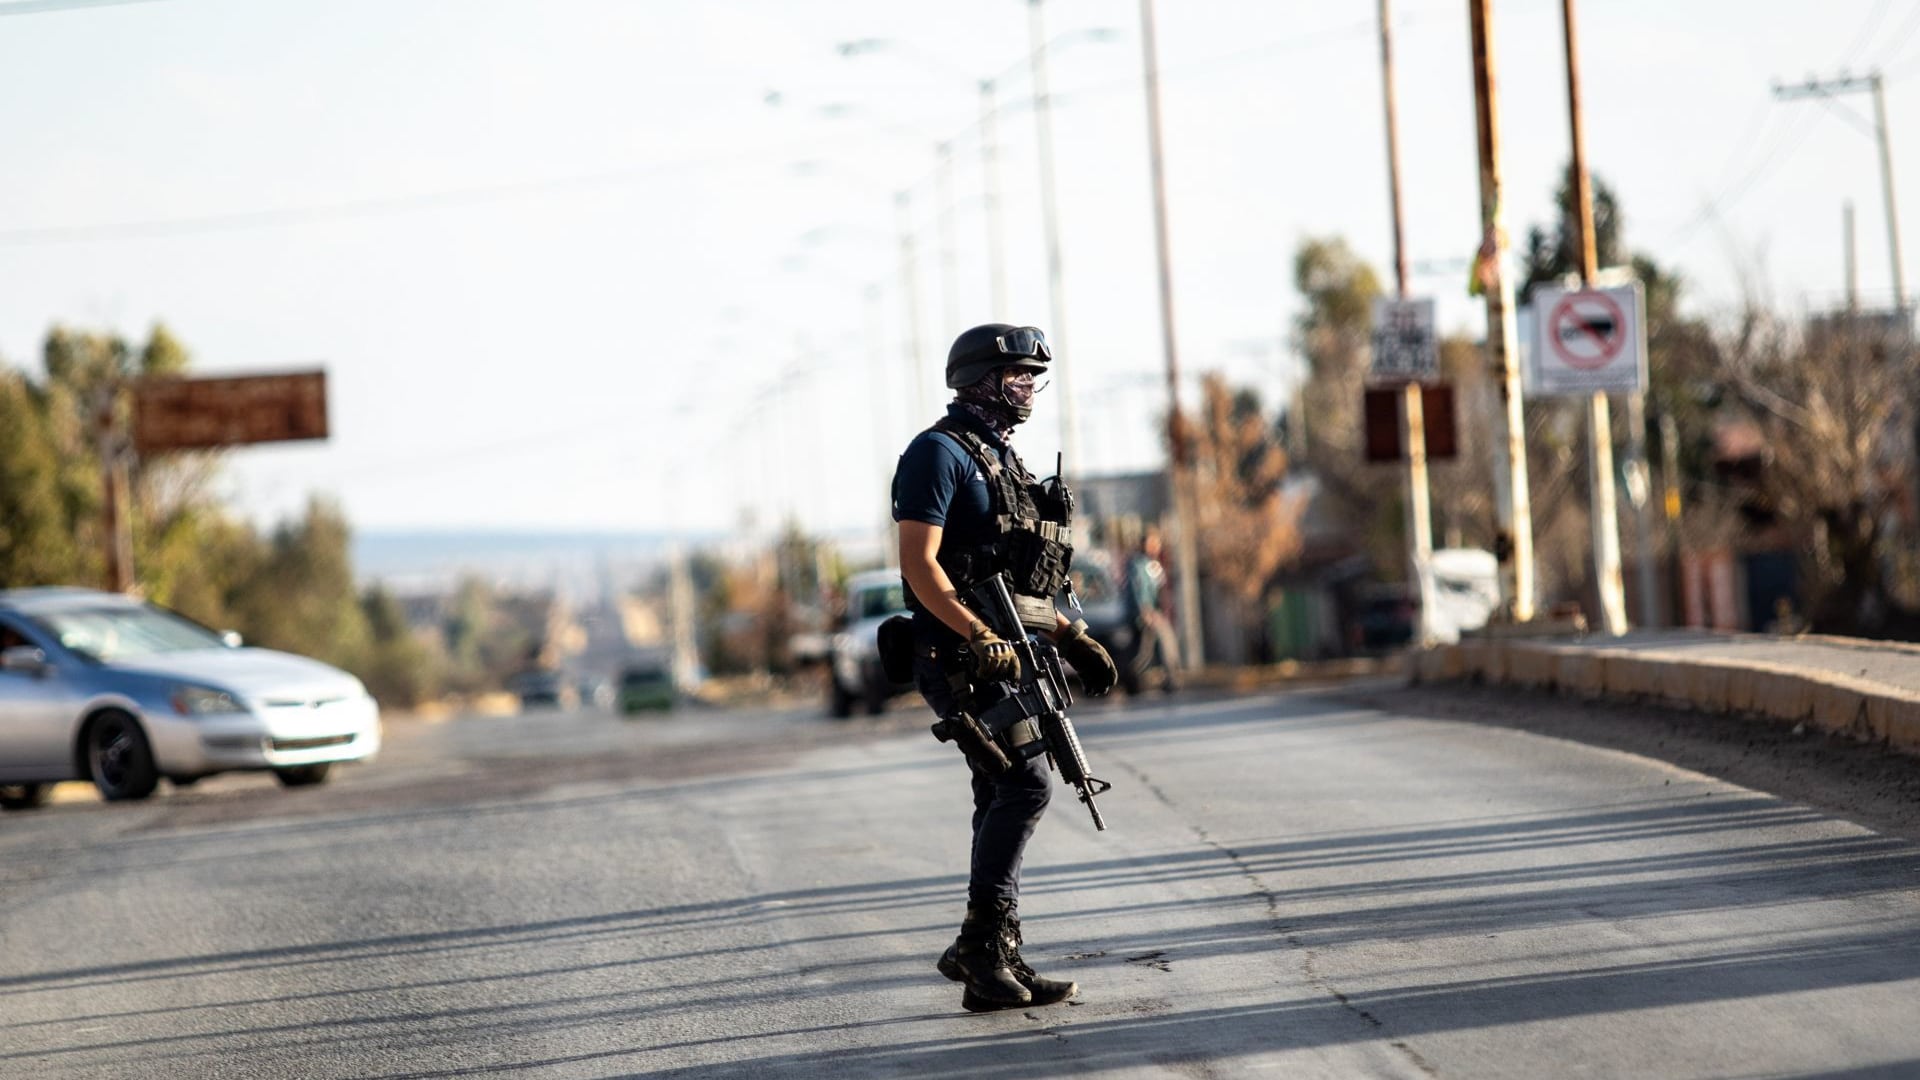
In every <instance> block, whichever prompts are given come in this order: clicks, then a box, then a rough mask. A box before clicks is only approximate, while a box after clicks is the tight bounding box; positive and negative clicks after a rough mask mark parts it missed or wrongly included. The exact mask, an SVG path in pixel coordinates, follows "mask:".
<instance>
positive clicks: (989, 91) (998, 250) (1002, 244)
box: [980, 79, 1007, 320]
mask: <svg viewBox="0 0 1920 1080" xmlns="http://www.w3.org/2000/svg"><path fill="white" fill-rule="evenodd" d="M998 111H999V106H998V105H997V104H996V103H995V101H994V85H993V80H992V79H981V80H980V180H981V186H982V187H983V189H984V191H985V198H984V202H985V203H986V207H987V296H988V298H989V299H990V300H991V302H992V304H993V310H992V311H990V312H989V313H988V314H989V316H990V317H991V318H993V319H996V320H997V319H1004V318H1006V317H1007V231H1006V222H1005V221H1004V220H1003V218H1002V217H1001V213H1000V143H999V136H998V135H997V134H996V132H995V128H994V118H995V116H996V115H997V114H998Z"/></svg>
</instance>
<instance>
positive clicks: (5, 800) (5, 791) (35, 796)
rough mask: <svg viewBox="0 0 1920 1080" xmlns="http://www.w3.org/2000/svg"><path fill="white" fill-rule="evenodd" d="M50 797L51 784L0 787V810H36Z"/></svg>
mask: <svg viewBox="0 0 1920 1080" xmlns="http://www.w3.org/2000/svg"><path fill="white" fill-rule="evenodd" d="M52 797H53V785H52V784H6V785H0V810H38V809H39V808H40V807H42V806H45V805H47V800H48V799H50V798H52Z"/></svg>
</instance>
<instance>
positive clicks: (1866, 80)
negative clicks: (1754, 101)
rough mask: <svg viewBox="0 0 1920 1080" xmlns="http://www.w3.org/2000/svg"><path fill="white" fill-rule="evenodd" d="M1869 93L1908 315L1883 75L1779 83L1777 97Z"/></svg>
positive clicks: (1893, 253) (1899, 304)
mask: <svg viewBox="0 0 1920 1080" xmlns="http://www.w3.org/2000/svg"><path fill="white" fill-rule="evenodd" d="M1861 90H1867V91H1870V92H1872V94H1873V134H1874V140H1875V141H1876V142H1877V143H1879V146H1880V193H1881V197H1882V198H1884V199H1885V200H1886V206H1887V258H1888V260H1889V261H1890V262H1891V264H1892V267H1893V306H1894V308H1895V309H1896V310H1898V311H1900V312H1902V313H1904V312H1905V311H1906V310H1907V281H1906V275H1905V274H1904V273H1903V272H1902V270H1901V262H1900V212H1899V210H1898V209H1897V208H1896V207H1895V205H1894V198H1893V145H1892V142H1891V140H1890V139H1889V138H1888V137H1887V92H1886V82H1885V80H1884V79H1882V78H1881V75H1880V73H1879V72H1877V71H1876V72H1873V73H1872V74H1869V75H1865V76H1861V77H1851V76H1843V77H1841V78H1838V79H1824V80H1822V79H1808V80H1807V81H1806V82H1804V83H1800V84H1798V85H1795V86H1782V85H1780V84H1779V83H1775V84H1774V86H1773V96H1774V97H1776V98H1778V99H1780V100H1781V101H1793V100H1797V99H1799V98H1810V97H1819V98H1830V97H1834V96H1836V95H1839V94H1847V93H1854V92H1857V91H1861Z"/></svg>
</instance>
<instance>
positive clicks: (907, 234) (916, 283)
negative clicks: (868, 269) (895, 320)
mask: <svg viewBox="0 0 1920 1080" xmlns="http://www.w3.org/2000/svg"><path fill="white" fill-rule="evenodd" d="M912 198H913V196H912V195H911V193H909V192H907V191H900V192H896V193H895V194H894V196H893V209H894V221H895V222H896V224H897V227H898V228H899V230H900V288H901V291H902V292H904V293H905V294H906V298H907V341H906V346H907V350H906V351H907V368H908V369H909V370H911V371H912V372H913V401H912V402H911V405H912V408H910V409H908V410H907V415H908V416H910V417H915V416H919V415H920V414H921V413H922V412H923V411H925V410H926V408H927V374H926V361H925V359H924V358H923V357H921V355H920V347H921V343H920V273H919V270H918V263H919V260H918V259H916V258H915V257H914V250H913V213H912V207H911V201H912Z"/></svg>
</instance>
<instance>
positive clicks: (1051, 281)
mask: <svg viewBox="0 0 1920 1080" xmlns="http://www.w3.org/2000/svg"><path fill="white" fill-rule="evenodd" d="M1041 3H1042V0H1027V38H1028V43H1029V45H1031V47H1032V48H1031V51H1030V52H1029V53H1028V54H1027V62H1028V65H1029V66H1030V68H1031V72H1032V80H1033V129H1034V133H1035V135H1036V136H1037V138H1038V140H1039V159H1040V222H1041V229H1042V231H1043V232H1045V233H1046V244H1047V305H1048V312H1049V315H1048V317H1049V318H1050V319H1051V320H1052V321H1053V325H1052V326H1049V327H1047V332H1048V334H1050V335H1051V336H1052V338H1053V339H1054V342H1055V345H1056V346H1057V345H1058V344H1059V342H1061V341H1070V340H1071V336H1070V335H1069V334H1068V333H1067V287H1066V284H1065V280H1064V277H1065V271H1064V269H1063V267H1062V264H1061V255H1060V202H1059V198H1058V193H1057V191H1056V188H1055V184H1054V173H1053V98H1052V95H1051V93H1050V92H1049V90H1048V88H1047V35H1046V21H1045V19H1044V18H1042V16H1041V12H1040V5H1041ZM1055 353H1056V355H1057V356H1059V357H1062V358H1063V361H1062V363H1060V364H1059V365H1058V366H1057V367H1055V368H1054V370H1053V377H1054V381H1055V382H1057V383H1058V384H1059V385H1058V386H1057V387H1056V388H1055V392H1056V393H1057V394H1058V395H1059V400H1060V446H1061V448H1062V449H1063V450H1064V451H1065V452H1066V460H1067V462H1068V465H1067V470H1068V474H1069V475H1077V474H1078V471H1079V470H1080V469H1082V468H1084V467H1085V463H1084V462H1083V461H1082V460H1081V457H1080V414H1079V412H1078V410H1077V407H1076V404H1075V402H1074V399H1073V365H1072V364H1071V363H1070V362H1066V360H1065V359H1064V357H1065V353H1064V352H1062V351H1061V350H1059V349H1058V348H1057V347H1056V349H1055Z"/></svg>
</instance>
